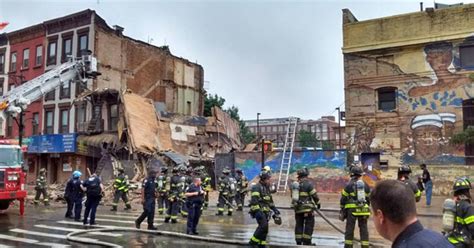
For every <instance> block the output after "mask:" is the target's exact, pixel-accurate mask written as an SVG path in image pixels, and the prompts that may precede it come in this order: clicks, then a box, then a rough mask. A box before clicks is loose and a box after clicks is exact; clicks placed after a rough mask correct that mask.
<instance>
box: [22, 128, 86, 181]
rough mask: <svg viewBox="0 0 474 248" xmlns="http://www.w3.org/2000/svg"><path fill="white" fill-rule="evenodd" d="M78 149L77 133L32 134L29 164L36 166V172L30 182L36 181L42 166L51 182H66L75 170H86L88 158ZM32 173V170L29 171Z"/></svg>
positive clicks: (29, 178) (29, 179) (29, 147)
mask: <svg viewBox="0 0 474 248" xmlns="http://www.w3.org/2000/svg"><path fill="white" fill-rule="evenodd" d="M76 151H77V135H76V134H75V133H72V134H48V135H37V136H31V142H30V144H29V145H28V160H29V162H28V163H29V165H30V166H34V168H35V169H34V170H33V171H34V172H33V173H34V174H33V175H29V177H28V182H29V183H31V182H34V180H35V178H36V175H37V172H38V170H39V169H40V168H46V170H47V171H48V174H47V178H48V182H49V183H64V182H65V181H66V180H67V179H68V178H69V177H70V176H71V173H72V172H73V171H74V170H80V171H82V172H85V169H86V159H85V157H84V156H82V155H77V154H75V153H76ZM29 172H30V174H31V170H30V171H29Z"/></svg>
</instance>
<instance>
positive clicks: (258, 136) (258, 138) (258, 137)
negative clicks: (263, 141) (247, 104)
mask: <svg viewBox="0 0 474 248" xmlns="http://www.w3.org/2000/svg"><path fill="white" fill-rule="evenodd" d="M259 116H260V113H257V140H260V124H259Z"/></svg>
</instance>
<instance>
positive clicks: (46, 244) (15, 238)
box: [0, 234, 71, 248]
mask: <svg viewBox="0 0 474 248" xmlns="http://www.w3.org/2000/svg"><path fill="white" fill-rule="evenodd" d="M0 239H3V240H10V241H15V242H20V243H27V244H35V245H42V246H49V247H55V248H56V247H57V248H60V247H62V248H64V247H71V246H69V245H62V244H56V243H41V242H39V241H38V240H36V239H27V238H20V237H15V236H9V235H4V234H0ZM0 247H11V246H0Z"/></svg>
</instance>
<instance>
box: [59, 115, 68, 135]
mask: <svg viewBox="0 0 474 248" xmlns="http://www.w3.org/2000/svg"><path fill="white" fill-rule="evenodd" d="M59 113H60V114H61V130H60V133H69V109H61V110H60V111H59Z"/></svg>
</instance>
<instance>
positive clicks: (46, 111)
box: [43, 108, 54, 134]
mask: <svg viewBox="0 0 474 248" xmlns="http://www.w3.org/2000/svg"><path fill="white" fill-rule="evenodd" d="M48 112H51V113H52V119H51V123H52V126H51V132H49V131H48V128H49V127H48ZM43 133H44V134H54V108H45V109H44V125H43Z"/></svg>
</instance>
